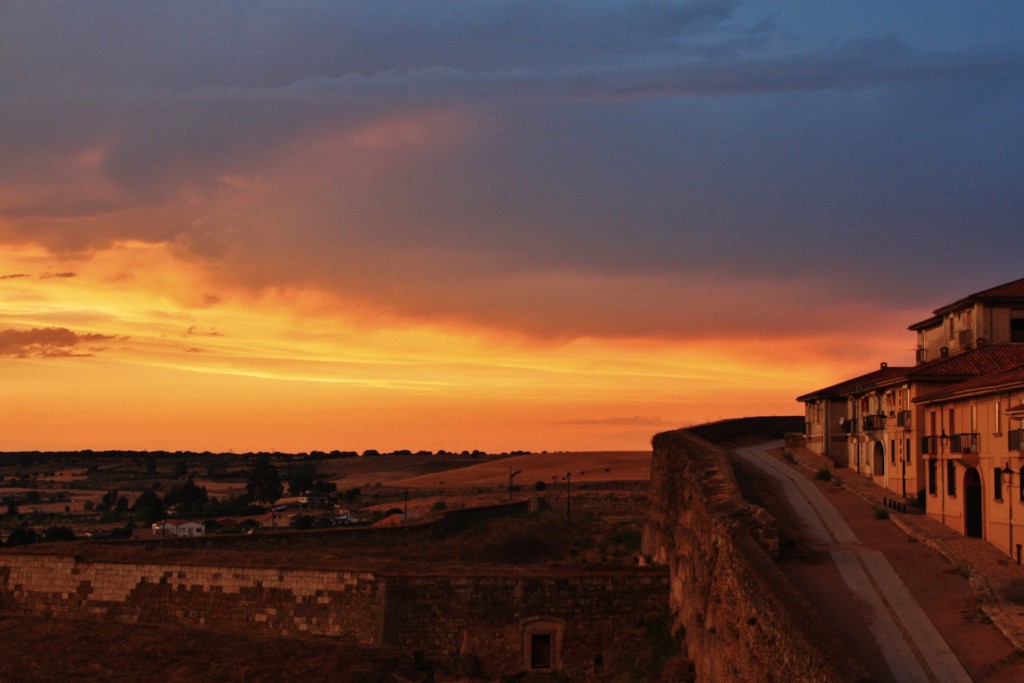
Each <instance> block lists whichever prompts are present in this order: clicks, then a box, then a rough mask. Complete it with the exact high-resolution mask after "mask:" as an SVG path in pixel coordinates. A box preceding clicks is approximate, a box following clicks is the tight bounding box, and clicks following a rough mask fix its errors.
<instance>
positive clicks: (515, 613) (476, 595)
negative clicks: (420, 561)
mask: <svg viewBox="0 0 1024 683" xmlns="http://www.w3.org/2000/svg"><path fill="white" fill-rule="evenodd" d="M667 602H668V576H667V574H666V572H664V571H663V570H661V571H659V570H650V569H648V570H625V571H620V572H601V573H597V572H595V573H587V574H585V575H575V576H536V575H533V576H489V577H480V576H475V577H448V576H420V577H412V576H400V577H391V578H389V579H388V600H387V605H388V614H387V618H386V626H385V633H384V639H385V641H386V642H388V643H389V644H392V645H397V646H400V647H402V648H403V649H408V650H416V649H423V650H425V651H427V652H431V653H433V654H436V655H438V656H441V657H442V658H444V659H446V660H448V661H462V662H463V665H464V667H465V670H466V672H470V671H472V670H473V669H474V668H478V670H479V671H482V672H503V673H505V674H509V673H517V672H520V671H525V670H529V669H530V668H531V661H530V647H531V644H530V642H529V637H530V635H531V633H548V634H550V636H551V638H552V641H551V642H552V655H553V657H554V661H553V668H554V669H555V670H557V671H558V672H559V673H560V674H561V675H563V676H566V677H568V678H569V679H570V680H605V679H604V678H602V677H601V673H602V672H616V671H618V672H621V671H624V670H627V669H628V667H629V665H630V663H631V662H632V659H633V657H635V655H636V651H637V649H638V646H639V643H640V641H641V639H642V638H643V637H644V633H645V629H644V624H645V623H647V622H650V621H652V620H654V619H657V618H659V617H663V616H664V614H665V612H666V605H667Z"/></svg>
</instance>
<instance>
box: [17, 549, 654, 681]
mask: <svg viewBox="0 0 1024 683" xmlns="http://www.w3.org/2000/svg"><path fill="white" fill-rule="evenodd" d="M510 573H513V574H514V575H511V576H510V575H507V574H495V575H473V576H447V575H430V576H419V575H416V576H412V575H409V576H407V575H400V574H393V573H390V574H386V575H385V574H381V573H379V572H354V571H317V570H286V569H262V568H253V567H238V566H233V567H218V566H192V565H161V564H119V563H111V562H89V561H83V560H81V559H78V558H75V557H73V556H56V555H40V554H19V553H13V552H3V553H0V611H3V612H4V613H6V614H13V615H31V616H45V617H54V618H68V619H96V620H116V621H121V622H130V623H158V624H167V623H176V624H179V625H183V626H188V627H197V628H207V629H211V630H218V631H225V632H243V631H244V632H257V633H266V634H272V635H281V636H326V637H331V638H337V639H340V640H342V641H348V642H360V643H366V644H375V645H391V646H399V647H401V648H402V649H403V650H406V651H407V652H410V653H411V652H415V651H421V652H423V653H424V654H425V655H426V657H427V658H429V659H431V660H433V661H435V662H437V663H439V664H440V665H442V666H443V667H445V668H448V669H450V670H461V671H463V672H464V673H467V674H482V675H487V676H510V675H515V674H518V673H521V672H523V671H526V670H529V669H531V668H537V667H533V666H532V665H533V664H535V662H534V661H533V660H531V654H532V652H531V648H532V647H533V641H532V638H533V636H535V635H539V636H541V637H547V638H549V640H548V642H549V644H550V658H551V659H550V667H541V668H548V669H550V670H551V671H552V672H557V673H559V674H561V675H565V676H568V677H570V678H574V679H577V680H580V679H582V680H594V681H601V680H611V677H612V676H613V675H614V674H615V673H616V672H621V671H622V670H623V668H624V667H627V666H628V664H629V662H630V661H631V657H632V656H633V655H634V654H635V652H636V651H637V649H638V646H639V643H640V641H641V640H642V638H643V636H644V628H643V624H644V623H645V622H647V621H649V620H650V619H651V618H653V617H656V616H658V615H663V614H664V613H665V611H666V605H667V603H668V575H667V572H666V571H665V570H664V569H656V568H655V569H652V568H634V569H623V570H619V571H605V572H587V573H585V574H583V575H571V574H564V573H562V574H557V573H556V574H551V573H544V572H543V570H541V571H540V572H534V573H529V572H524V571H523V570H522V569H519V568H517V569H510Z"/></svg>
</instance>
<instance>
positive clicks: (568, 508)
mask: <svg viewBox="0 0 1024 683" xmlns="http://www.w3.org/2000/svg"><path fill="white" fill-rule="evenodd" d="M565 516H566V517H568V518H569V521H570V522H572V472H566V473H565Z"/></svg>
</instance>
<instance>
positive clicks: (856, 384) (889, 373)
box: [796, 366, 914, 401]
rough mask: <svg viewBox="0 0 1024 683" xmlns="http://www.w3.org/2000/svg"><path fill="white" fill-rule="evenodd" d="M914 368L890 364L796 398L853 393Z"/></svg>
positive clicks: (899, 375) (836, 396) (828, 396)
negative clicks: (890, 365) (891, 365)
mask: <svg viewBox="0 0 1024 683" xmlns="http://www.w3.org/2000/svg"><path fill="white" fill-rule="evenodd" d="M913 369H914V368H908V367H888V366H887V367H884V368H879V369H878V370H875V371H874V372H869V373H867V374H866V375H861V376H859V377H854V378H853V379H848V380H844V381H842V382H840V383H838V384H833V385H832V386H830V387H825V388H824V389H818V390H817V391H812V392H811V393H809V394H804V395H803V396H797V399H796V400H798V401H808V400H811V399H815V398H838V397H840V396H845V395H847V394H850V393H853V392H855V391H857V390H858V388H861V389H863V388H867V387H873V386H875V385H877V384H880V383H883V382H887V381H891V380H893V379H896V378H900V377H903V376H905V375H906V374H907V373H908V372H910V371H911V370H913Z"/></svg>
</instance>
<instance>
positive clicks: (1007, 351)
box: [796, 344, 1024, 402]
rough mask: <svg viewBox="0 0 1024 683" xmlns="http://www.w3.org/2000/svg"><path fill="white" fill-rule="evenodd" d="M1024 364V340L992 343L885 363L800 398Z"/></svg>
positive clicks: (974, 374) (944, 378)
mask: <svg viewBox="0 0 1024 683" xmlns="http://www.w3.org/2000/svg"><path fill="white" fill-rule="evenodd" d="M1021 367H1024V344H989V345H986V346H980V347H978V348H976V349H972V350H970V351H964V352H963V353H957V354H954V355H952V356H947V357H946V358H937V359H935V360H933V361H929V362H927V363H922V364H921V365H915V366H913V367H885V368H881V369H879V370H875V371H874V372H869V373H868V374H866V375H861V376H859V377H854V378H853V379H848V380H846V381H843V382H840V383H839V384H834V385H832V386H830V387H826V388H824V389H819V390H818V391H813V392H811V393H808V394H804V395H803V396H798V397H797V399H796V400H797V401H802V402H806V401H808V400H811V399H818V398H839V397H842V396H847V395H849V394H852V393H860V392H863V391H868V390H871V389H874V388H877V387H882V386H887V385H891V384H895V383H897V382H901V381H907V382H929V381H931V382H935V381H947V382H955V381H958V380H967V379H971V378H974V377H979V376H982V375H990V374H994V373H1001V372H1006V371H1008V370H1013V369H1016V368H1021Z"/></svg>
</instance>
